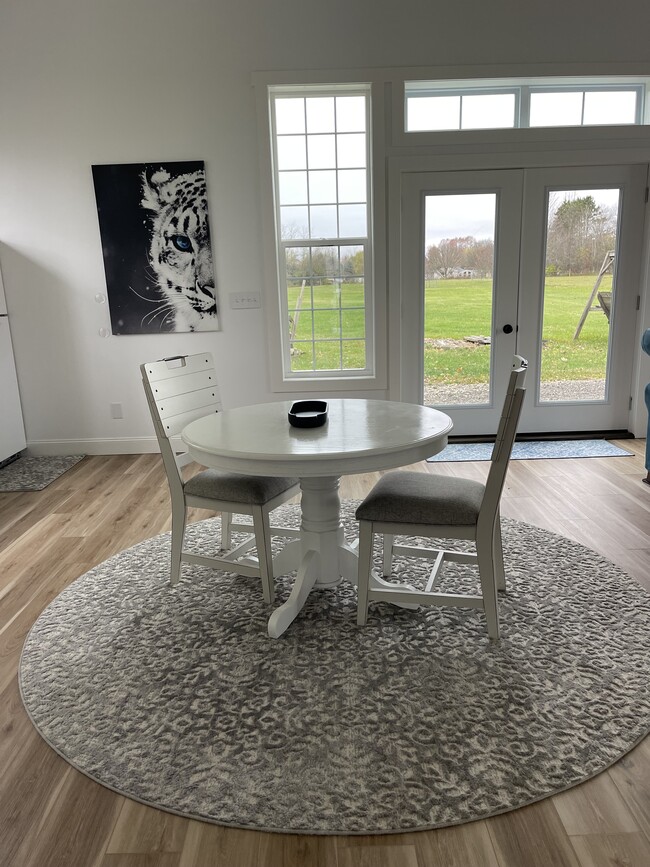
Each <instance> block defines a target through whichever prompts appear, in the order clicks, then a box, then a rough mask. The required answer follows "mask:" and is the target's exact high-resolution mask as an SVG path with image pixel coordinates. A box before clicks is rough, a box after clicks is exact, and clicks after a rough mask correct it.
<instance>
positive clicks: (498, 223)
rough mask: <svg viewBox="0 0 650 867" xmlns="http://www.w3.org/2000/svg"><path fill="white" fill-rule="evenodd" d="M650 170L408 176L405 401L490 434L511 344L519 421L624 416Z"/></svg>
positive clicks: (620, 423)
mask: <svg viewBox="0 0 650 867" xmlns="http://www.w3.org/2000/svg"><path fill="white" fill-rule="evenodd" d="M646 175H647V170H646V166H642V165H639V166H595V167H566V168H564V167H563V168H542V169H507V170H496V171H462V172H414V173H407V174H404V175H403V176H402V190H401V192H402V215H401V216H402V219H401V238H400V241H401V249H400V257H401V266H400V269H401V293H402V306H401V322H400V329H401V333H400V346H401V356H400V371H401V383H400V386H401V396H402V399H403V400H407V401H413V402H423V403H426V404H431V405H434V406H437V407H442V408H444V409H445V411H446V412H448V413H449V414H450V415H451V416H452V418H453V420H454V433H455V434H457V435H458V434H461V435H462V434H468V435H469V434H491V433H494V431H495V430H496V427H497V423H498V417H499V412H500V409H501V404H502V401H503V389H504V387H505V383H506V380H507V375H508V370H509V368H510V364H511V361H512V356H513V354H514V353H517V354H519V355H523V356H524V357H525V358H526V359H528V362H529V373H528V377H527V388H528V393H527V397H526V401H525V403H524V410H523V414H522V421H521V425H520V429H521V430H522V431H528V432H540V433H541V432H558V433H559V432H569V431H596V430H599V431H600V430H618V429H625V428H627V425H628V413H629V398H630V382H631V371H632V361H633V354H634V340H633V338H632V335H634V333H635V330H634V329H635V317H636V299H637V295H638V292H639V281H640V263H641V250H642V237H643V218H644V192H645V186H646Z"/></svg>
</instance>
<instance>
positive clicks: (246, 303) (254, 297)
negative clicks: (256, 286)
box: [230, 292, 262, 310]
mask: <svg viewBox="0 0 650 867" xmlns="http://www.w3.org/2000/svg"><path fill="white" fill-rule="evenodd" d="M230 306H231V307H232V309H233V310H242V309H243V308H247V307H261V306H262V302H261V300H260V295H259V292H244V293H239V292H231V293H230Z"/></svg>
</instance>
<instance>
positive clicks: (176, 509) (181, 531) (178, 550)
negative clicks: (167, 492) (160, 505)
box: [169, 497, 187, 587]
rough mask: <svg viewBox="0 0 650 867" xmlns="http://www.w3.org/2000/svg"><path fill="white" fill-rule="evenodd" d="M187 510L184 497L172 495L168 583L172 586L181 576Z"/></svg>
mask: <svg viewBox="0 0 650 867" xmlns="http://www.w3.org/2000/svg"><path fill="white" fill-rule="evenodd" d="M186 520H187V511H186V509H185V500H184V499H182V498H181V499H175V498H173V497H172V556H171V570H170V577H169V580H170V584H171V585H172V587H173V586H174V585H175V584H178V582H179V580H180V577H181V559H182V554H183V539H184V538H185V521H186Z"/></svg>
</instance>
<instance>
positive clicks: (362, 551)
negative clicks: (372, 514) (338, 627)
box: [357, 521, 373, 626]
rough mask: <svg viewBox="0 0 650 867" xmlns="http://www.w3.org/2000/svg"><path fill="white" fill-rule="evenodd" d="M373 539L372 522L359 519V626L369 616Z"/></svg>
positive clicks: (362, 624)
mask: <svg viewBox="0 0 650 867" xmlns="http://www.w3.org/2000/svg"><path fill="white" fill-rule="evenodd" d="M372 539H373V532H372V523H370V522H369V521H359V572H358V578H357V623H358V624H359V626H365V624H366V620H367V618H368V591H369V589H370V570H371V569H372Z"/></svg>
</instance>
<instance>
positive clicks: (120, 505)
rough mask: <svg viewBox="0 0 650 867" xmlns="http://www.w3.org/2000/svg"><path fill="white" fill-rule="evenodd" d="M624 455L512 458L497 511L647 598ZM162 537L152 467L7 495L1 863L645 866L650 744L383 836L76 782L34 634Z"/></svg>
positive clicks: (366, 481) (644, 518)
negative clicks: (555, 781)
mask: <svg viewBox="0 0 650 867" xmlns="http://www.w3.org/2000/svg"><path fill="white" fill-rule="evenodd" d="M619 444H620V445H623V446H624V447H626V448H632V449H634V450H635V452H636V456H635V457H634V458H591V459H586V460H584V459H583V460H556V461H544V460H538V461H513V462H512V463H511V465H510V472H509V476H508V480H507V483H506V490H505V492H504V496H503V501H502V511H503V514H504V516H506V517H512V518H519V519H521V520H523V521H527V522H529V523H532V524H537V525H539V526H543V527H547V528H548V529H550V530H553V531H555V532H558V533H561V534H563V535H566V536H569V537H570V538H572V539H575V540H576V541H578V542H581V543H583V544H585V545H588V546H590V547H592V548H594V549H596V550H597V551H599V552H600V553H601V554H602V555H604V556H605V557H607V558H609V559H610V560H612V561H613V562H615V563H617V564H618V565H619V566H621V567H623V568H624V569H625V570H626V571H627V572H629V573H630V574H631V575H633V576H635V577H636V578H637V579H638V580H639V581H640V582H641V583H642V584H644V585H645V586H646V588H647V589H648V590H650V488H649V487H648V486H646V485H643V484H641V477H642V476H643V475H645V471H644V469H643V457H642V455H643V448H644V441H642V440H637V441H631V440H625V441H622V442H620V443H619ZM487 467H488V464H487V463H449V464H439V463H437V464H426V463H422V464H417V465H416V466H415V467H413V469H418V470H420V471H422V472H437V473H446V474H449V475H459V476H469V477H471V478H476V479H483V478H484V476H485V473H486V471H487ZM187 469H188V472H189V473H190V474H191V472H192V471H193V470H194V471H196V469H197V468H196V467H193V468H192V467H188V468H187ZM377 478H378V474H368V475H364V476H353V477H348V478H344V479H343V481H342V493H343V495H344V496H346V497H360V496H362V495H363V494H364V493H365V492H366V491H367V490H368V489H369V487H370V486H371V485H372V484H373V483H374V481H375V480H376V479H377ZM206 515H207V513H201V512H196V513H195V514H194V515H193V518H198V517H205V516H206ZM169 526H170V517H169V498H168V494H167V487H166V482H165V479H164V476H163V472H162V467H161V464H160V458H159V456H157V455H120V456H108V457H88V458H85V459H84V460H83V461H82V462H81V463H80V464H78V465H77V466H76V467H74V468H73V469H72V470H70V471H69V472H67V473H65V474H64V475H63V476H62V477H61V478H60V479H58V480H57V481H56V482H54V483H53V484H51V485H50V486H49V487H48V488H46V489H45V490H43V491H40V492H37V493H13V494H0V865H2V867H294V865H296V867H297V865H300V867H384V865H386V867H425V865H426V867H429V865H441V867H555V865H567V867H605V865H618V867H622V865H625V867H647V865H649V864H650V738H649V739H647V740H646V741H645V742H644V743H642V744H640V745H639V746H638V747H637V748H636V749H635V750H633V751H632V752H631V753H629V754H628V755H627V756H626V757H625V758H624V759H622V760H621V761H620V762H618V764H616V765H615V766H614V767H612V768H610V769H609V770H608V771H606V772H604V773H602V774H601V775H599V776H598V777H596V778H594V779H593V780H590V781H589V782H587V783H585V784H583V785H581V786H578V787H576V788H574V789H571V790H569V791H568V792H566V793H563V794H561V795H559V796H556V797H553V798H549V799H546V800H544V801H541V802H540V803H538V804H534V805H532V806H530V807H525V808H523V809H521V810H516V811H513V812H510V813H506V814H504V815H501V816H496V817H493V818H491V819H489V820H486V821H479V822H474V823H472V824H467V825H462V826H458V827H453V828H446V829H442V830H438V831H430V832H420V833H414V834H403V835H392V836H376V837H318V836H311V837H310V836H302V835H281V834H267V833H261V832H255V831H243V830H237V829H230V828H223V827H218V826H215V825H208V824H205V823H202V822H195V821H189V820H186V819H183V818H180V817H178V816H173V815H170V814H168V813H163V812H161V811H158V810H154V809H151V808H149V807H144V806H142V805H140V804H137V803H135V802H133V801H130V800H128V799H126V798H123V797H121V796H120V795H117V794H115V793H113V792H111V791H109V790H108V789H105V788H104V787H102V786H100V785H98V784H96V783H94V782H92V781H91V780H89V779H87V778H86V777H85V776H83V775H82V774H80V773H78V772H77V771H75V770H74V769H73V768H71V767H70V766H69V765H68V764H66V762H64V761H63V760H62V759H61V758H59V756H57V755H56V754H55V753H54V752H53V751H52V750H51V749H50V748H49V747H48V746H46V744H45V743H44V742H43V741H42V740H41V738H40V737H39V735H38V734H37V733H36V731H35V730H34V729H33V727H32V725H31V723H30V722H29V720H28V718H27V716H26V714H25V711H24V710H23V707H22V704H21V701H20V697H19V694H18V686H17V680H16V672H17V667H18V659H19V655H20V651H21V647H22V644H23V641H24V638H25V635H26V633H27V631H28V629H29V627H30V626H31V624H32V623H33V622H34V620H35V619H36V618H37V617H38V615H39V613H40V612H41V611H42V609H43V608H44V607H45V606H46V605H47V604H48V603H49V602H50V600H51V599H52V598H53V597H54V596H56V595H57V594H58V593H59V592H60V591H61V590H62V588H63V587H65V586H66V585H67V584H69V583H70V582H71V581H73V580H74V579H75V578H77V577H78V576H79V575H81V574H82V573H84V572H86V571H87V570H88V569H90V568H91V567H92V566H94V565H96V564H97V563H99V562H101V561H102V560H105V559H106V558H107V557H109V556H111V555H112V554H115V553H117V552H118V551H121V550H123V549H124V548H126V547H129V546H131V545H133V544H135V543H136V542H138V541H140V540H142V539H145V538H148V537H151V536H153V535H156V534H157V533H160V532H163V531H165V530H168V529H169ZM280 640H281V639H280Z"/></svg>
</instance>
